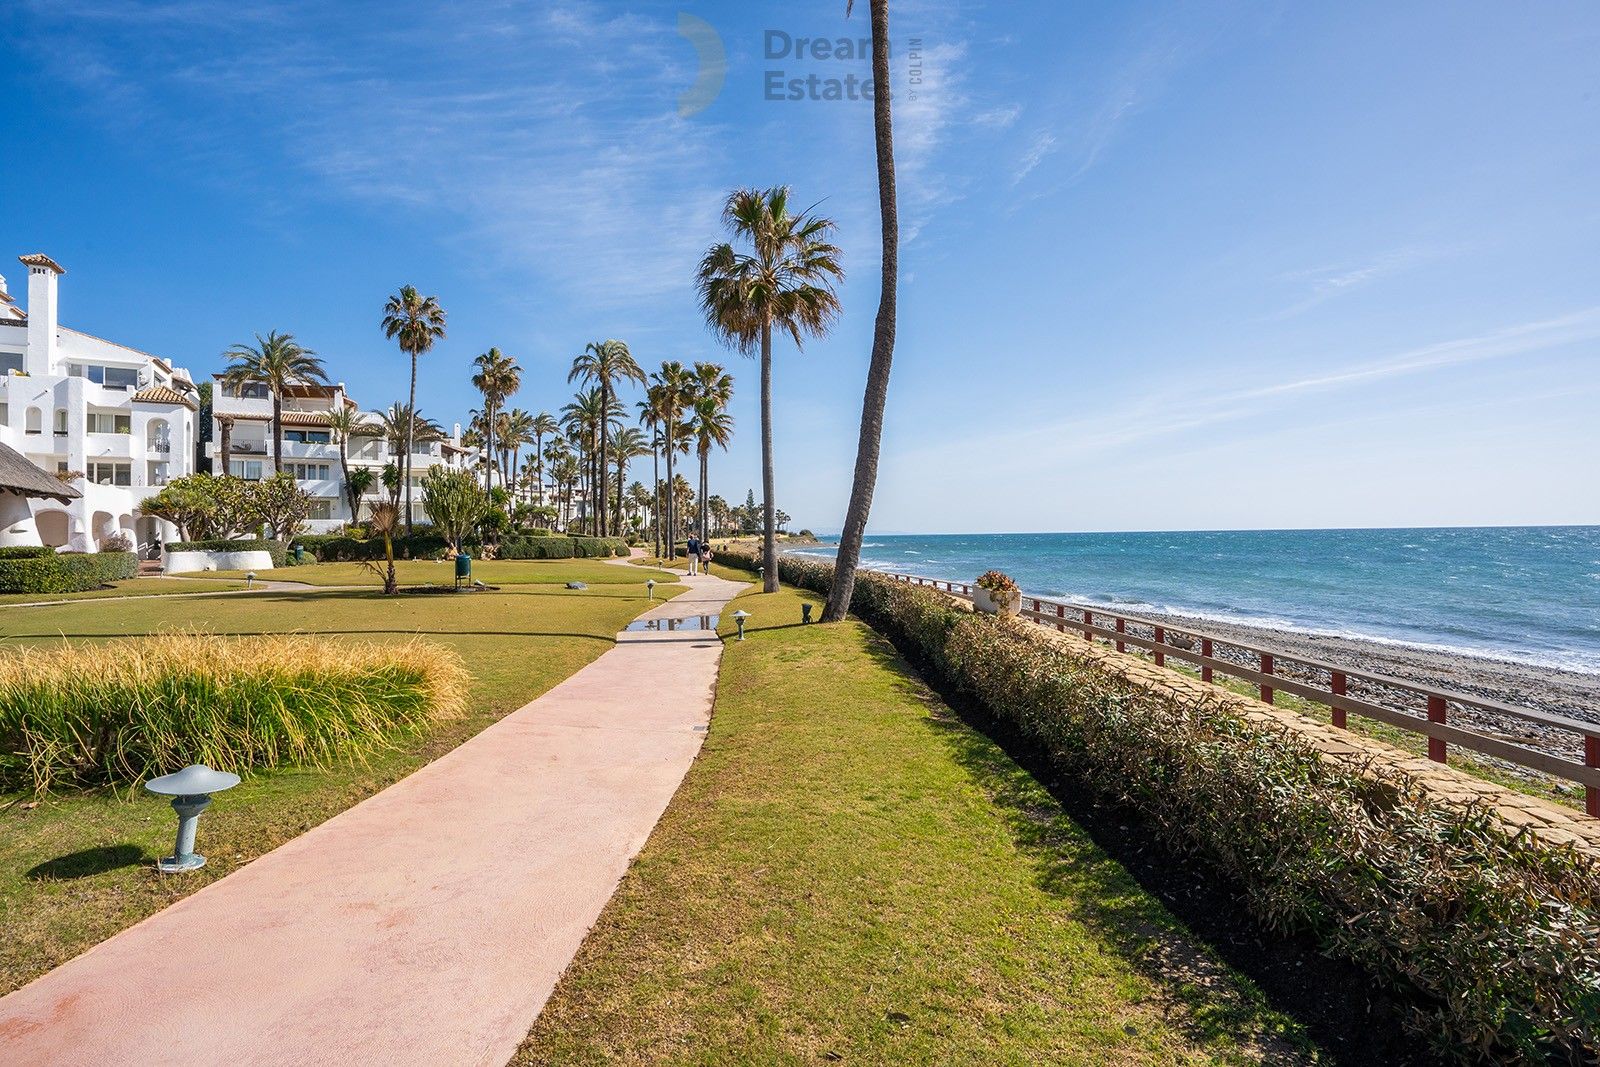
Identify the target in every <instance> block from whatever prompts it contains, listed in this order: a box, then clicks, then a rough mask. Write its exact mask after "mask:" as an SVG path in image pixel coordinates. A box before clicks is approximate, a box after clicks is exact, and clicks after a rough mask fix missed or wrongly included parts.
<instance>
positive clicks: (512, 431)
mask: <svg viewBox="0 0 1600 1067" xmlns="http://www.w3.org/2000/svg"><path fill="white" fill-rule="evenodd" d="M533 422H534V419H533V416H532V415H529V414H528V413H527V412H526V411H523V410H522V409H521V408H512V409H511V410H510V411H508V412H506V413H505V420H504V423H503V426H504V429H505V435H504V436H503V437H502V438H501V442H502V444H503V446H504V449H503V450H504V451H505V453H506V462H505V463H504V464H503V466H504V467H505V471H506V491H507V492H509V493H510V494H511V495H512V497H513V498H515V497H516V495H517V472H518V471H519V470H521V469H522V450H523V449H524V448H526V447H527V446H528V445H531V444H533V443H534V432H533Z"/></svg>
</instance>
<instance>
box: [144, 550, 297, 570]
mask: <svg viewBox="0 0 1600 1067" xmlns="http://www.w3.org/2000/svg"><path fill="white" fill-rule="evenodd" d="M161 569H162V570H163V571H165V572H167V573H168V574H172V573H174V572H176V573H180V574H181V573H184V572H187V571H270V570H271V569H272V553H270V552H263V551H261V550H259V549H257V550H256V551H253V552H166V551H163V552H162V553H161Z"/></svg>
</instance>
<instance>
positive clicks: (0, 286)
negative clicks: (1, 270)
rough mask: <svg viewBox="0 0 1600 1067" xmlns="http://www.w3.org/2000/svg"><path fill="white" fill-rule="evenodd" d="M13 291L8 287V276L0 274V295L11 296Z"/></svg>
mask: <svg viewBox="0 0 1600 1067" xmlns="http://www.w3.org/2000/svg"><path fill="white" fill-rule="evenodd" d="M10 295H11V291H10V290H9V289H7V288H6V276H5V275H4V274H0V296H10Z"/></svg>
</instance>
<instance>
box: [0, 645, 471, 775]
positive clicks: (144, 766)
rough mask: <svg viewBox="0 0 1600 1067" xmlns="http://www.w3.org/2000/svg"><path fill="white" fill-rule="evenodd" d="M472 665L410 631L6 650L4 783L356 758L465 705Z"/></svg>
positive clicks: (0, 737) (2, 665)
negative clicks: (347, 637) (361, 637)
mask: <svg viewBox="0 0 1600 1067" xmlns="http://www.w3.org/2000/svg"><path fill="white" fill-rule="evenodd" d="M467 678H468V676H467V672H466V669H465V668H464V667H463V666H462V664H461V660H460V657H459V656H458V655H457V654H456V653H455V651H454V650H452V649H449V648H446V647H443V646H440V645H434V644H430V643H427V642H424V641H422V640H421V639H414V640H412V641H410V642H408V643H403V644H376V643H349V642H342V641H333V640H329V639H328V638H326V637H307V636H300V635H293V636H265V637H242V638H225V637H218V636H216V635H212V634H203V633H175V634H163V635H158V636H154V637H145V638H129V639H125V640H121V641H113V642H110V643H104V644H83V645H39V646H32V647H25V648H21V649H18V650H15V651H12V652H10V653H9V654H8V655H7V656H6V657H4V658H3V659H0V784H3V785H4V786H5V787H6V788H22V789H32V790H34V791H35V792H36V793H44V792H46V791H48V790H50V789H53V788H57V787H61V786H95V785H103V784H112V785H132V784H135V783H138V782H140V781H143V780H144V779H146V778H149V777H151V776H154V775H159V774H166V773H169V772H171V771H175V770H178V769H180V768H182V767H185V766H187V765H188V764H190V763H206V764H209V765H210V766H212V767H215V768H218V769H220V770H230V771H246V770H249V769H250V768H254V767H275V766H279V765H281V764H309V765H313V766H323V765H326V764H327V763H329V762H330V761H333V760H337V759H356V760H359V759H361V758H363V757H364V756H365V755H367V754H369V753H371V752H374V751H377V750H379V749H382V748H385V747H388V746H390V745H392V744H394V742H395V739H396V738H397V737H398V736H399V735H400V733H401V732H403V731H404V730H407V729H415V728H418V727H421V726H423V725H425V724H426V723H428V722H430V721H432V720H434V719H440V718H446V717H450V716H454V715H456V714H458V713H459V712H460V710H461V708H462V705H463V700H464V697H465V693H466V684H467Z"/></svg>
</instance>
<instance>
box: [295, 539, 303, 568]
mask: <svg viewBox="0 0 1600 1067" xmlns="http://www.w3.org/2000/svg"><path fill="white" fill-rule="evenodd" d="M305 559H306V546H305V545H302V544H301V543H300V542H298V541H296V542H295V545H294V561H295V562H296V563H304V562H305Z"/></svg>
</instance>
